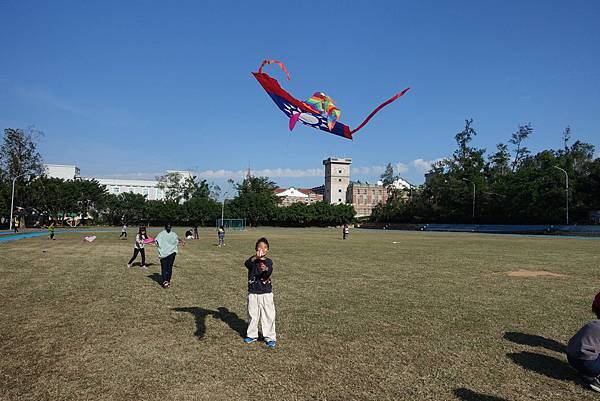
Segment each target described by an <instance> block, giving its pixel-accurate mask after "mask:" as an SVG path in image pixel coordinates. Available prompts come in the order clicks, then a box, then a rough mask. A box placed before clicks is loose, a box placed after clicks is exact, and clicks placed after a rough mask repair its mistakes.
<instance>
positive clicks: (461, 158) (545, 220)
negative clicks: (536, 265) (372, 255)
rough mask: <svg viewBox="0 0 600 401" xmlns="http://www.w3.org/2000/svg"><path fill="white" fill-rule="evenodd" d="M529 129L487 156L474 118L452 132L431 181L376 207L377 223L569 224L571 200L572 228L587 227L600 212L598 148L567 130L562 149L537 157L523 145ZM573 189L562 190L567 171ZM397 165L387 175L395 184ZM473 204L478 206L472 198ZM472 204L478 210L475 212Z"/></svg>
mask: <svg viewBox="0 0 600 401" xmlns="http://www.w3.org/2000/svg"><path fill="white" fill-rule="evenodd" d="M533 132H534V130H533V127H532V125H531V124H525V125H522V126H519V127H518V129H517V130H516V132H515V133H513V134H512V135H511V137H510V139H509V140H508V143H500V144H498V145H497V146H496V149H495V151H494V152H493V153H491V154H488V155H487V156H486V149H483V148H477V147H475V146H473V145H472V142H473V139H474V137H475V136H476V135H477V131H476V130H475V128H474V125H473V120H472V119H471V120H466V122H465V127H464V129H463V130H461V131H460V132H459V133H457V134H456V135H455V140H456V145H457V147H456V150H455V151H454V153H453V154H452V155H451V156H449V157H447V158H445V159H443V160H441V161H439V162H437V163H435V164H434V165H433V166H432V168H431V171H429V173H428V174H427V180H426V182H425V183H424V184H423V185H422V186H420V187H417V188H413V190H412V191H410V193H409V191H408V190H394V189H391V190H390V194H389V195H390V196H389V200H388V202H387V204H385V205H380V206H378V207H377V208H376V209H375V210H374V213H373V215H372V216H371V218H372V220H373V221H376V222H405V223H427V222H439V223H472V222H477V223H495V224H564V223H565V222H566V211H567V209H566V200H567V194H568V197H569V201H570V202H569V203H570V205H569V213H570V216H571V221H570V222H571V223H586V222H588V220H589V217H588V215H589V212H590V211H593V210H600V158H596V159H594V146H593V145H592V144H589V143H584V142H581V141H574V142H571V138H572V132H571V129H570V128H569V127H567V128H566V129H565V130H564V132H563V135H562V142H563V146H562V148H561V149H548V150H543V151H541V152H537V153H535V154H533V153H532V152H531V151H530V150H529V149H528V148H527V146H526V144H527V139H528V138H529V137H530V136H531V135H532V134H533ZM559 168H560V169H562V170H564V171H565V172H566V173H567V174H568V178H569V191H568V193H567V192H566V191H565V178H566V177H565V174H564V172H562V171H561V170H560V169H559ZM393 178H394V177H393V170H392V166H391V165H390V166H388V169H387V170H386V173H385V174H384V175H383V176H382V179H383V180H384V182H390V180H391V181H393ZM473 199H474V201H473ZM473 203H474V207H473Z"/></svg>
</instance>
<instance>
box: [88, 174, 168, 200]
mask: <svg viewBox="0 0 600 401" xmlns="http://www.w3.org/2000/svg"><path fill="white" fill-rule="evenodd" d="M89 179H95V180H96V181H98V182H99V183H100V184H101V185H104V186H106V191H107V192H108V193H109V194H113V195H119V194H122V193H126V192H129V193H132V194H140V195H145V196H146V199H148V200H163V199H165V191H163V190H162V189H160V188H158V181H155V180H121V179H117V178H92V177H90V178H89Z"/></svg>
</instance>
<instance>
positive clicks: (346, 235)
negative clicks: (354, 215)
mask: <svg viewBox="0 0 600 401" xmlns="http://www.w3.org/2000/svg"><path fill="white" fill-rule="evenodd" d="M348 234H350V228H348V224H344V227H343V228H342V236H343V238H344V239H346V238H348Z"/></svg>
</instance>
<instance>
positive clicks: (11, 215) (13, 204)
mask: <svg viewBox="0 0 600 401" xmlns="http://www.w3.org/2000/svg"><path fill="white" fill-rule="evenodd" d="M27 174H28V173H23V174H21V175H18V176H16V177H15V178H13V181H12V193H11V195H10V221H9V223H8V229H9V230H12V227H13V210H14V208H15V182H17V180H18V179H19V178H21V177H23V176H26V175H27Z"/></svg>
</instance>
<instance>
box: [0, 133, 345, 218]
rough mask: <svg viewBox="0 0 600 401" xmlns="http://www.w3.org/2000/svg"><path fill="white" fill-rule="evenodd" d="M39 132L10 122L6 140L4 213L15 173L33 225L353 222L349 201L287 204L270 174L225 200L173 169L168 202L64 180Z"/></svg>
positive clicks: (23, 209) (2, 154) (1, 165)
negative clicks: (55, 174)
mask: <svg viewBox="0 0 600 401" xmlns="http://www.w3.org/2000/svg"><path fill="white" fill-rule="evenodd" d="M40 136H41V133H40V132H37V131H34V130H32V129H28V130H20V129H6V130H5V131H4V140H3V143H2V146H1V147H0V217H2V219H3V220H4V221H5V222H7V218H8V216H9V215H10V196H11V186H12V181H13V178H15V177H20V178H19V179H18V180H15V199H16V200H17V201H16V203H15V205H16V206H18V210H17V214H18V215H19V216H20V217H26V221H27V223H28V224H30V225H35V224H39V225H44V224H47V223H48V221H49V220H58V221H63V218H64V217H65V216H74V215H81V216H82V217H84V219H85V218H88V220H89V222H91V223H94V224H110V225H118V224H122V223H124V222H127V223H129V224H151V225H160V224H163V223H165V222H171V223H173V224H181V225H188V226H192V225H212V224H214V222H215V220H216V219H218V218H220V217H221V213H222V207H224V210H223V211H224V214H225V217H227V218H246V220H247V222H248V224H250V225H258V224H273V225H284V226H329V225H340V224H343V223H348V222H351V221H352V219H353V217H354V209H353V208H352V207H351V206H346V205H339V206H334V205H329V204H326V203H324V202H317V203H315V204H311V205H305V204H296V205H293V206H291V207H280V206H279V204H278V202H279V200H278V198H277V196H275V192H274V190H275V188H276V185H275V183H273V182H272V181H270V180H269V179H268V178H266V177H247V178H246V179H244V180H243V181H242V182H241V183H237V184H236V183H234V182H233V181H231V183H232V184H233V185H234V187H235V189H236V195H235V197H234V198H233V199H231V200H228V201H226V202H225V203H224V204H223V203H221V202H219V201H218V198H219V193H220V188H219V187H217V186H214V185H210V184H209V183H207V182H206V180H198V179H197V178H196V177H184V176H182V175H181V174H178V173H168V174H166V175H164V176H161V177H157V178H158V182H159V184H158V186H159V188H161V189H162V190H163V191H164V192H165V200H164V201H156V200H147V199H146V197H145V196H144V195H141V194H133V193H121V194H119V195H114V194H109V193H107V191H106V188H105V187H104V186H102V185H100V184H99V183H98V182H97V181H95V180H67V181H65V180H61V179H57V178H49V177H46V176H44V175H43V172H44V167H43V164H42V157H41V155H40V154H39V153H38V151H37V140H38V139H39V137H40Z"/></svg>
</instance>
